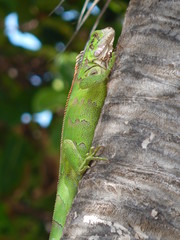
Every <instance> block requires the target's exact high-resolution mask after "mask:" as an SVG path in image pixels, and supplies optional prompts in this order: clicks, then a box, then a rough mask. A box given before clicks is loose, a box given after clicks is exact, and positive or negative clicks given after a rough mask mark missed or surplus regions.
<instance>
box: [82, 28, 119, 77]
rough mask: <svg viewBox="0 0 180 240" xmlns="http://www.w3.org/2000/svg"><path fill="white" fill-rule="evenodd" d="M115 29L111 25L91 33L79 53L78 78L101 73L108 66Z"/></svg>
mask: <svg viewBox="0 0 180 240" xmlns="http://www.w3.org/2000/svg"><path fill="white" fill-rule="evenodd" d="M114 36H115V31H114V29H113V28H111V27H107V28H105V29H102V30H96V31H94V32H93V33H92V35H91V37H90V40H89V41H88V43H87V45H86V47H85V50H84V51H83V52H81V53H80V55H79V57H78V59H77V61H79V64H78V65H79V74H78V78H83V77H87V76H89V75H93V74H101V72H102V73H103V71H106V69H107V68H108V63H109V60H110V58H111V56H112V51H113V41H114Z"/></svg>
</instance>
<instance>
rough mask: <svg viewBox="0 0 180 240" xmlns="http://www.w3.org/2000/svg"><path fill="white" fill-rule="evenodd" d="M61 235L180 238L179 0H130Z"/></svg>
mask: <svg viewBox="0 0 180 240" xmlns="http://www.w3.org/2000/svg"><path fill="white" fill-rule="evenodd" d="M116 51H117V58H116V62H115V66H114V68H113V71H112V74H111V76H110V80H109V83H108V94H107V98H106V101H105V105H104V108H103V111H102V114H101V118H100V121H99V123H98V126H97V128H96V134H95V139H94V145H95V146H97V145H103V146H104V147H105V148H104V152H103V156H107V157H108V159H109V161H108V162H98V163H97V162H96V163H93V164H92V167H91V169H90V170H88V171H87V172H86V174H85V176H84V177H83V179H82V181H81V183H80V186H79V191H78V194H77V196H76V199H75V201H74V204H73V207H72V210H71V212H70V214H69V216H68V219H67V224H66V227H65V230H64V235H63V238H62V239H69V240H70V239H78V240H81V239H89V240H98V239H100V240H101V239H102V240H105V239H107V240H108V239H119V240H125V239H126V240H130V239H148V240H150V239H163V240H166V239H168V240H178V239H180V188H179V186H180V181H179V176H180V174H179V173H180V172H179V164H180V136H179V134H180V111H179V103H180V95H179V89H180V0H174V1H173V0H171V1H170V0H131V2H130V5H129V7H128V10H127V13H126V17H125V21H124V25H123V31H122V34H121V36H120V38H119V41H118V44H117V50H116Z"/></svg>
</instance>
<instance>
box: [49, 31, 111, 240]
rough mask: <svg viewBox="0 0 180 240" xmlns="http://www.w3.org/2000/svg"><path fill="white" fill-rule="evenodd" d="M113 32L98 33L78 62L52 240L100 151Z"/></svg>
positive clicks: (66, 118)
mask: <svg viewBox="0 0 180 240" xmlns="http://www.w3.org/2000/svg"><path fill="white" fill-rule="evenodd" d="M114 35H115V33H114V30H113V29H112V28H110V27H107V28H105V29H102V30H97V31H95V32H94V33H93V34H92V35H91V37H90V40H89V42H88V43H87V45H86V47H85V50H84V51H82V52H81V53H80V54H79V55H78V56H77V59H76V66H75V73H74V78H73V82H72V86H71V89H70V92H69V95H68V99H67V103H66V108H65V114H64V120H63V128H62V129H63V130H62V136H61V146H60V147H61V149H60V150H61V154H60V173H59V176H60V177H59V182H58V187H57V195H56V202H55V208H54V215H53V222H52V229H51V233H50V240H59V239H60V238H61V236H62V231H63V227H64V225H65V222H66V217H67V214H68V212H69V210H70V208H71V205H72V202H73V200H74V197H75V195H76V193H77V189H78V183H79V181H80V179H81V178H82V176H83V174H84V172H85V171H86V170H87V168H89V163H90V161H92V160H105V158H100V157H97V156H96V153H97V151H98V149H99V147H97V148H96V149H94V148H92V147H91V145H92V140H93V136H94V131H95V128H96V125H97V122H98V119H99V116H100V113H101V109H102V106H103V104H104V100H105V97H106V88H107V78H108V75H109V73H110V71H111V68H112V66H113V64H114V59H115V56H114V53H113V41H114Z"/></svg>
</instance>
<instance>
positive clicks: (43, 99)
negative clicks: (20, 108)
mask: <svg viewBox="0 0 180 240" xmlns="http://www.w3.org/2000/svg"><path fill="white" fill-rule="evenodd" d="M66 98H67V92H66V93H64V91H63V92H59V91H55V90H54V89H52V88H43V89H41V90H39V91H38V92H37V93H36V94H35V96H34V98H33V100H32V109H33V111H34V112H40V111H43V110H46V109H49V110H51V111H53V112H56V111H57V110H59V109H61V108H64V106H65V103H66Z"/></svg>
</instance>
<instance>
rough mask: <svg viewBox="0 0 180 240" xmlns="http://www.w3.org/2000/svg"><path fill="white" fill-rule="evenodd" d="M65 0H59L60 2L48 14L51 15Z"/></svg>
mask: <svg viewBox="0 0 180 240" xmlns="http://www.w3.org/2000/svg"><path fill="white" fill-rule="evenodd" d="M64 1H65V0H61V1H60V3H59V4H58V5H57V6H56V7H55V8H54V9H53V10H52V11H51V12H50V13H49V15H48V16H51V15H52V14H53V13H54V12H55V11H56V10H57V9H58V8H60V6H61V5H62V4H63V2H64Z"/></svg>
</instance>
